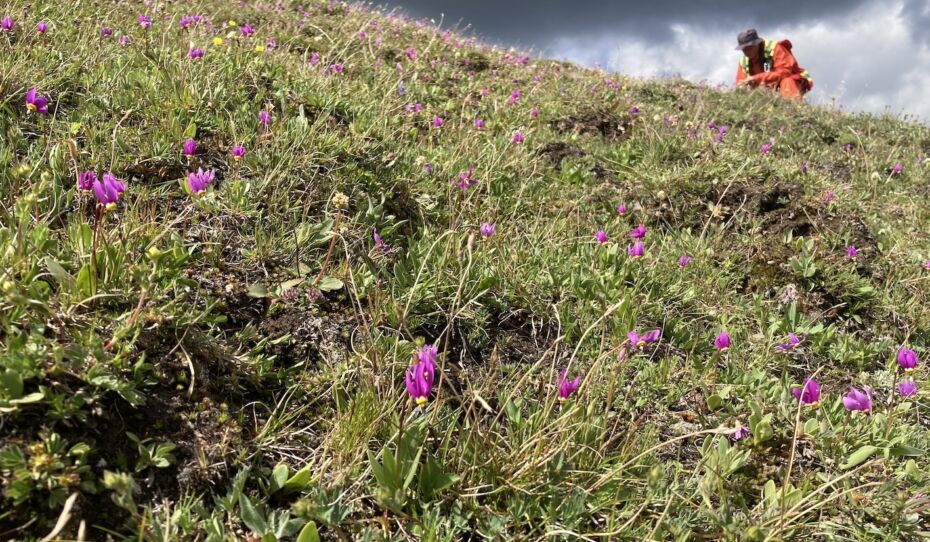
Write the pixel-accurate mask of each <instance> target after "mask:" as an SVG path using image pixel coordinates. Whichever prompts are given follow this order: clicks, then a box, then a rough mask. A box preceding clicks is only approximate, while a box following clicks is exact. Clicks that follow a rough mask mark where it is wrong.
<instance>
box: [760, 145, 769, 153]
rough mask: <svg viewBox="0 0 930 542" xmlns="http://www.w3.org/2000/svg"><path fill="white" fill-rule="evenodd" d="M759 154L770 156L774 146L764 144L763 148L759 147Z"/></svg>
mask: <svg viewBox="0 0 930 542" xmlns="http://www.w3.org/2000/svg"><path fill="white" fill-rule="evenodd" d="M759 152H760V153H762V154H768V153H770V152H772V145H770V144H768V143H763V144H762V146H761V147H759Z"/></svg>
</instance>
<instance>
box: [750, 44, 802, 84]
mask: <svg viewBox="0 0 930 542" xmlns="http://www.w3.org/2000/svg"><path fill="white" fill-rule="evenodd" d="M774 57H775V58H774V59H772V69H771V70H770V71H767V72H762V73H758V74H756V75H755V80H756V81H758V82H759V83H762V84H775V83H778V82H779V81H781V80H782V79H784V78H785V77H788V76H789V75H791V68H792V67H793V66H794V65H795V64H797V63H798V61H797V60H795V59H794V55H793V54H791V51H789V50H788V48H787V47H785V46H784V45H782V44H780V43H779V44H777V45H776V46H775V54H774Z"/></svg>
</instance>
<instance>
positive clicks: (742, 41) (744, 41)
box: [736, 28, 764, 51]
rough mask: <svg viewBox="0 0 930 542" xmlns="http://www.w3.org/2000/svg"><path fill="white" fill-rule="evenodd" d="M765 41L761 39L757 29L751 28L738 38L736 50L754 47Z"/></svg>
mask: <svg viewBox="0 0 930 542" xmlns="http://www.w3.org/2000/svg"><path fill="white" fill-rule="evenodd" d="M763 41H764V40H763V39H762V38H760V37H759V33H758V32H756V29H755V28H750V29H748V30H743V31H742V32H740V33H739V35H738V36H736V42H737V43H738V45H737V46H736V50H737V51H739V50H740V49H742V48H743V47H751V46H753V45H759V44H760V43H762V42H763Z"/></svg>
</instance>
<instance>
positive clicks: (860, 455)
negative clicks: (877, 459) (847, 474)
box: [840, 444, 879, 470]
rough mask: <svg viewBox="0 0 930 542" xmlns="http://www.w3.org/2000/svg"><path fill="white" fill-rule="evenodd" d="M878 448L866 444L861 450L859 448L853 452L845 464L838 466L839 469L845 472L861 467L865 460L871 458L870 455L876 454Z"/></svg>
mask: <svg viewBox="0 0 930 542" xmlns="http://www.w3.org/2000/svg"><path fill="white" fill-rule="evenodd" d="M878 450H879V448H878V447H877V446H872V445H871V444H866V445H865V446H863V447H862V448H859V449H858V450H856V451H855V452H853V453H852V454H850V455H849V460H848V461H846V463H843V464H842V465H840V469H842V470H846V469H851V468H853V467H855V466H857V465H861V464H862V463H864V462H865V460H866V459H868V458H870V457H872V454H874V453H875V452H877V451H878Z"/></svg>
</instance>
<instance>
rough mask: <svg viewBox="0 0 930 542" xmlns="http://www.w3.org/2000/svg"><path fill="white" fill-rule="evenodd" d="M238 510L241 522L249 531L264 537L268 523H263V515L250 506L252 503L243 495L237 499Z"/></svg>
mask: <svg viewBox="0 0 930 542" xmlns="http://www.w3.org/2000/svg"><path fill="white" fill-rule="evenodd" d="M239 510H240V511H241V515H242V522H243V523H245V524H246V526H247V527H248V528H249V529H252V532H253V533H255V534H259V535H264V534H265V533H267V532H268V523H267V522H266V521H265V517H264V515H263V514H262V513H261V512H259V511H258V510H257V509H256V508H255V507H254V506H253V505H252V501H250V500H249V498H248V497H246V496H245V495H242V496H241V497H239Z"/></svg>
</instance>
